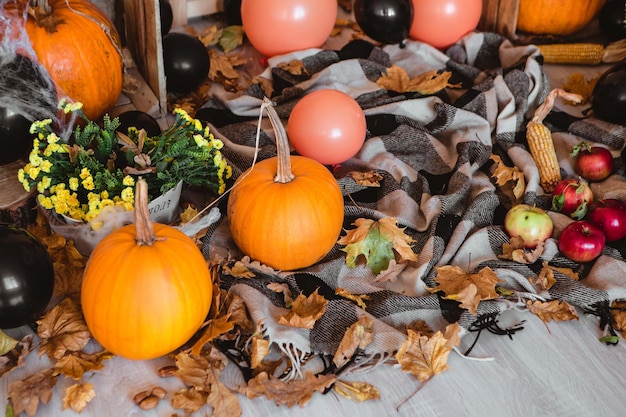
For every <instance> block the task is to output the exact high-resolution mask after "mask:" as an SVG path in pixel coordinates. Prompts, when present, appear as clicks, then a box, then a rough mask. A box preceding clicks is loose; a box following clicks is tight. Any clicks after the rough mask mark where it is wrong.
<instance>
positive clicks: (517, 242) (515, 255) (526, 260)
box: [498, 236, 544, 264]
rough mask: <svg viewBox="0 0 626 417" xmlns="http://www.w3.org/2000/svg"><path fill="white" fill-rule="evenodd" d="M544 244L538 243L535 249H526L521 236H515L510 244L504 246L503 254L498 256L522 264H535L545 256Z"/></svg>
mask: <svg viewBox="0 0 626 417" xmlns="http://www.w3.org/2000/svg"><path fill="white" fill-rule="evenodd" d="M543 249H544V243H543V242H537V246H536V247H535V248H534V249H526V248H525V247H524V239H522V238H521V237H519V236H513V237H512V238H511V241H510V242H509V243H507V242H505V243H503V244H502V254H500V255H498V258H500V259H509V260H511V261H514V262H518V263H521V264H533V263H535V262H537V260H538V259H539V257H541V255H542V254H543Z"/></svg>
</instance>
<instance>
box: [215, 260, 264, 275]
mask: <svg viewBox="0 0 626 417" xmlns="http://www.w3.org/2000/svg"><path fill="white" fill-rule="evenodd" d="M222 270H223V271H224V272H225V273H226V274H228V275H232V276H234V277H235V278H254V277H255V276H256V274H255V273H254V272H252V271H250V269H248V267H247V266H245V265H244V264H243V262H241V261H237V262H235V264H234V265H233V266H232V267H229V266H228V265H224V266H223V268H222Z"/></svg>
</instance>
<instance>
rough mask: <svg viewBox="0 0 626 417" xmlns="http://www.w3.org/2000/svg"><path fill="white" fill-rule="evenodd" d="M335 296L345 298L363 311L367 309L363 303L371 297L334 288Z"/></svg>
mask: <svg viewBox="0 0 626 417" xmlns="http://www.w3.org/2000/svg"><path fill="white" fill-rule="evenodd" d="M335 294H336V295H338V296H340V297H343V298H347V299H348V300H350V301H354V302H355V303H356V304H357V305H358V306H359V307H361V308H362V309H363V310H365V309H366V308H367V305H366V304H365V302H366V301H369V300H371V297H370V296H369V295H367V294H360V295H356V294H352V293H350V292H348V291H347V290H344V289H343V288H336V289H335Z"/></svg>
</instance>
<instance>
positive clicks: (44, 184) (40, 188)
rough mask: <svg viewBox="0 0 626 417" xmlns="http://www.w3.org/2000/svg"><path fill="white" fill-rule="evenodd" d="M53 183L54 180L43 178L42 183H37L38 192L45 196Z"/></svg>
mask: <svg viewBox="0 0 626 417" xmlns="http://www.w3.org/2000/svg"><path fill="white" fill-rule="evenodd" d="M51 183H52V179H50V177H46V176H44V177H42V178H41V181H39V182H38V183H37V192H39V193H40V194H43V192H44V191H46V190H47V189H48V188H49V187H50V184H51Z"/></svg>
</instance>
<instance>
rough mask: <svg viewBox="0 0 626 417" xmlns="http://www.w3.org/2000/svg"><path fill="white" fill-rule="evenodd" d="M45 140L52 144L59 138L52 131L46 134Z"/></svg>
mask: <svg viewBox="0 0 626 417" xmlns="http://www.w3.org/2000/svg"><path fill="white" fill-rule="evenodd" d="M46 140H47V141H48V143H49V144H53V143H57V142H58V141H59V140H61V139H59V137H58V136H57V134H56V133H54V132H52V133H50V134H49V135H48V137H47V138H46Z"/></svg>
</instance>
